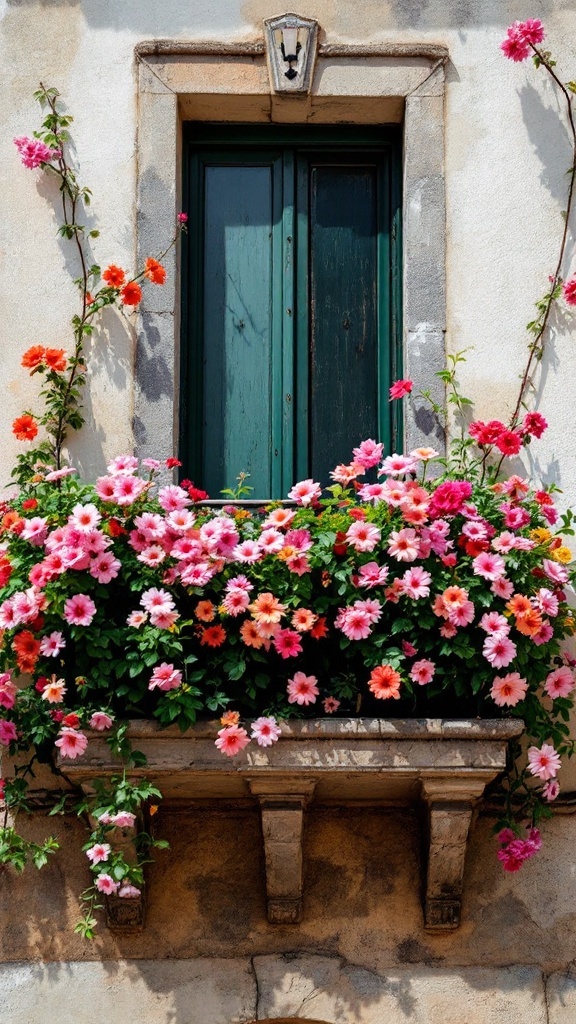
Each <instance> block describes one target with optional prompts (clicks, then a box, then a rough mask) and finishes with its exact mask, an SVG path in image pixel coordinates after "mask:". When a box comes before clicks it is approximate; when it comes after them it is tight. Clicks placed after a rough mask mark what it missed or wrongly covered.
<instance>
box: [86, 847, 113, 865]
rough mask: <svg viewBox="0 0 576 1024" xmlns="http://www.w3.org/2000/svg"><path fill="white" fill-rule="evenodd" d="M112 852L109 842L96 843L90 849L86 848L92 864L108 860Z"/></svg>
mask: <svg viewBox="0 0 576 1024" xmlns="http://www.w3.org/2000/svg"><path fill="white" fill-rule="evenodd" d="M110 852H111V848H110V844H109V843H95V844H94V846H91V847H90V849H89V850H86V856H87V857H88V860H89V861H91V862H92V864H101V863H102V862H103V861H105V860H108V857H109V856H110Z"/></svg>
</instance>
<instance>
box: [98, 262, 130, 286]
mask: <svg viewBox="0 0 576 1024" xmlns="http://www.w3.org/2000/svg"><path fill="white" fill-rule="evenodd" d="M102 280H103V281H106V284H108V285H110V287H111V288H121V287H122V285H123V284H124V281H125V280H126V274H125V272H124V271H123V270H122V268H121V267H117V266H116V265H115V264H114V263H111V264H110V266H109V267H106V270H105V271H104V273H103V274H102Z"/></svg>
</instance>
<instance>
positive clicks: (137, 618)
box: [126, 611, 148, 629]
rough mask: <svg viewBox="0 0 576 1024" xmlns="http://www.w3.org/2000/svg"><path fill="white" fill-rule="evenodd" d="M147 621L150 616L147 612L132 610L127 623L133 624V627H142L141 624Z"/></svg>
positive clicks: (128, 624)
mask: <svg viewBox="0 0 576 1024" xmlns="http://www.w3.org/2000/svg"><path fill="white" fill-rule="evenodd" d="M147 621H148V616H147V615H146V612H138V611H136V612H130V615H129V616H128V618H127V619H126V625H127V626H132V628H133V629H140V626H143V625H144V623H145V622H147Z"/></svg>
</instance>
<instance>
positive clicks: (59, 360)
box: [44, 348, 66, 373]
mask: <svg viewBox="0 0 576 1024" xmlns="http://www.w3.org/2000/svg"><path fill="white" fill-rule="evenodd" d="M44 361H45V363H46V366H47V367H48V369H49V370H55V371H56V372H57V373H63V372H64V370H65V369H66V354H65V352H64V349H63V348H47V349H46V354H45V357H44Z"/></svg>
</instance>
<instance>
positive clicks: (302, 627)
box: [292, 608, 318, 633]
mask: <svg viewBox="0 0 576 1024" xmlns="http://www.w3.org/2000/svg"><path fill="white" fill-rule="evenodd" d="M317 618H318V616H317V615H314V612H311V611H310V610H309V609H308V608H297V609H296V611H295V612H294V614H293V616H292V625H293V626H294V629H297V630H298V632H299V633H307V632H308V631H309V630H311V629H312V626H313V625H314V623H315V622H316V619H317Z"/></svg>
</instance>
